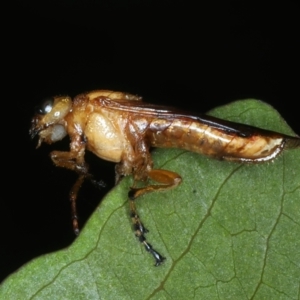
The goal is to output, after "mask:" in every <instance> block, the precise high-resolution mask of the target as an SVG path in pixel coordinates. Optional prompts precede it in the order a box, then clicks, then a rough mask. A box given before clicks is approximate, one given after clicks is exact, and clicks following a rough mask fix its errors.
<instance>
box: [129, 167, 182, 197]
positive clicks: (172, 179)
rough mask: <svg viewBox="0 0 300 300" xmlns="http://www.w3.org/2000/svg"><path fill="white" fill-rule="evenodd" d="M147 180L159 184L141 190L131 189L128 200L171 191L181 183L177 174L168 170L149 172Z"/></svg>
mask: <svg viewBox="0 0 300 300" xmlns="http://www.w3.org/2000/svg"><path fill="white" fill-rule="evenodd" d="M148 178H150V179H152V180H154V181H156V182H158V183H161V184H157V185H155V184H153V185H148V186H145V187H142V188H131V190H130V192H129V198H134V199H135V198H137V197H139V196H142V195H144V194H147V193H151V192H155V191H165V190H168V189H172V188H175V187H176V186H178V185H179V184H180V183H181V181H182V179H181V177H180V175H179V174H177V173H175V172H172V171H169V170H159V169H153V170H151V171H150V172H149V173H148Z"/></svg>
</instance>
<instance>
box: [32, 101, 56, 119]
mask: <svg viewBox="0 0 300 300" xmlns="http://www.w3.org/2000/svg"><path fill="white" fill-rule="evenodd" d="M53 103H54V99H53V98H47V99H45V100H44V101H43V103H42V104H41V105H39V106H37V107H36V108H35V112H36V113H37V114H39V115H46V114H48V113H49V112H50V111H51V110H52V108H53Z"/></svg>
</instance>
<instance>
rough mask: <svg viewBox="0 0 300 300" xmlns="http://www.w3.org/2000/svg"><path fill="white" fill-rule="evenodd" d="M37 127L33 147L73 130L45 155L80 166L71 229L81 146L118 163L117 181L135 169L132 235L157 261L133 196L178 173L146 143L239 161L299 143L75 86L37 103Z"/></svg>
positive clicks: (164, 184) (161, 186)
mask: <svg viewBox="0 0 300 300" xmlns="http://www.w3.org/2000/svg"><path fill="white" fill-rule="evenodd" d="M30 135H31V137H32V138H34V137H35V136H37V135H38V137H39V140H38V145H37V148H38V147H39V146H40V145H41V144H42V143H43V142H45V143H48V144H51V143H54V142H57V141H59V140H61V139H63V138H64V137H65V136H67V135H69V137H70V140H71V142H70V151H69V152H62V151H53V152H51V154H50V156H51V159H52V161H53V162H54V164H55V165H56V166H58V167H63V168H67V169H70V170H73V171H75V172H77V173H78V175H79V176H78V179H77V181H76V182H75V184H74V186H73V187H72V189H71V192H70V200H71V211H72V220H73V229H74V232H75V233H76V234H78V233H79V226H78V217H77V209H76V199H77V194H78V191H79V189H80V186H81V184H82V183H83V181H84V180H85V179H86V178H89V179H91V180H93V178H92V175H91V174H90V173H89V170H88V165H87V164H86V162H85V159H84V156H85V151H86V150H89V151H91V152H93V153H94V154H95V155H97V156H98V157H100V158H102V159H104V160H108V161H112V162H115V163H117V165H116V169H115V170H116V177H115V181H116V183H118V182H119V180H120V179H121V177H123V176H126V175H131V174H132V175H133V178H134V184H133V186H132V187H131V189H130V191H129V193H128V198H129V203H130V214H131V219H132V222H133V227H134V231H135V235H136V236H137V238H138V239H139V241H140V242H141V243H142V244H143V245H144V246H145V249H146V250H147V251H148V252H149V253H150V254H152V256H153V257H154V259H155V265H156V266H158V265H160V264H161V263H162V262H163V261H164V259H165V258H164V257H163V256H162V255H161V254H160V253H159V252H158V251H156V250H155V249H154V248H153V247H152V246H151V244H149V243H148V242H147V240H146V238H145V234H146V233H147V230H146V228H145V227H144V225H143V223H142V222H141V220H140V218H139V216H138V213H137V210H136V206H135V199H136V198H137V197H139V196H141V195H143V194H146V193H149V192H153V191H162V190H167V189H170V188H174V187H176V186H178V185H179V184H180V183H181V181H182V179H181V177H180V175H179V174H177V173H174V172H172V171H168V170H160V169H154V168H153V162H152V159H151V154H150V147H165V148H166V147H173V148H182V149H186V150H189V151H193V152H197V153H200V154H204V155H207V156H210V157H214V158H217V159H223V160H227V161H236V162H242V163H260V162H266V161H270V160H273V159H274V158H276V157H277V156H278V155H279V154H280V153H281V152H282V151H283V150H284V149H287V148H297V147H300V138H299V137H292V136H287V135H284V134H281V133H277V132H273V131H268V130H264V129H259V128H256V127H252V126H247V125H243V124H239V123H233V122H229V121H225V120H221V119H217V118H213V117H210V116H205V115H197V116H193V115H190V114H188V113H183V112H181V111H179V110H178V111H177V110H175V109H170V108H166V107H163V106H156V105H152V104H148V103H145V102H142V99H141V98H140V97H138V96H135V95H131V94H128V93H122V92H114V91H108V90H96V91H92V92H88V93H84V94H80V95H78V96H76V97H75V98H74V100H73V101H72V99H71V98H70V97H68V96H57V97H54V98H51V99H47V100H46V101H45V102H44V103H43V104H42V105H41V106H40V107H38V108H37V111H36V115H35V116H34V117H33V119H32V122H31V128H30ZM148 179H152V180H153V181H155V182H157V184H152V185H147V186H145V187H141V188H137V187H136V183H137V182H138V181H146V180H148Z"/></svg>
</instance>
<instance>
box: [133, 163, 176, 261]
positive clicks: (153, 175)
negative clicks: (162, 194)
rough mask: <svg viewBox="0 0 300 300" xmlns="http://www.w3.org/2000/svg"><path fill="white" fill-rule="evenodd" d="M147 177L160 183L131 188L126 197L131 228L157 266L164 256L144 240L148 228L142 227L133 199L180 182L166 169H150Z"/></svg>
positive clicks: (173, 173)
mask: <svg viewBox="0 0 300 300" xmlns="http://www.w3.org/2000/svg"><path fill="white" fill-rule="evenodd" d="M148 177H149V178H150V179H152V180H154V181H156V182H158V183H160V184H158V185H148V186H146V187H142V188H131V190H130V191H129V193H128V197H129V201H130V215H131V220H132V223H133V228H134V231H135V235H136V237H137V238H138V239H139V241H140V242H141V243H142V244H144V246H145V249H146V250H147V251H148V252H149V253H151V254H152V256H153V257H154V259H155V266H159V265H160V264H161V263H162V262H163V261H164V260H165V258H164V257H163V256H162V255H161V254H159V253H158V252H157V251H156V250H155V249H153V247H152V246H151V244H149V243H148V242H147V241H146V238H145V233H147V232H148V230H147V229H146V228H145V227H144V225H143V223H142V222H141V220H140V218H139V216H138V214H137V211H136V206H135V202H134V200H135V199H136V198H138V197H140V196H141V195H144V194H146V193H151V192H154V191H163V190H167V189H170V188H174V187H176V186H178V185H179V184H180V183H181V177H180V176H179V175H178V174H177V173H175V172H171V171H167V170H155V169H154V170H151V171H150V172H149V173H148Z"/></svg>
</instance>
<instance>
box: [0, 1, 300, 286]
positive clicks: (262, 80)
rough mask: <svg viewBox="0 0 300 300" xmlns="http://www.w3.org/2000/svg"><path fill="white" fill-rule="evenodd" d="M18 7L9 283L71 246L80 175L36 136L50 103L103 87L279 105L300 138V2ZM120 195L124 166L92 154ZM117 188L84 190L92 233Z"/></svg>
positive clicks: (2, 263)
mask: <svg viewBox="0 0 300 300" xmlns="http://www.w3.org/2000/svg"><path fill="white" fill-rule="evenodd" d="M222 3H223V4H221V5H220V4H217V2H213V3H212V4H211V6H209V5H208V4H205V5H202V4H197V5H196V4H189V1H181V3H180V1H177V2H174V1H167V0H161V1H157V2H154V1H150V0H148V1H117V0H115V1H108V0H107V1H102V2H100V1H99V2H96V1H87V0H85V1H84V0H77V1H69V2H68V1H53V0H52V1H46V0H44V1H29V2H28V1H22V2H21V1H19V2H14V3H13V5H14V7H11V8H10V9H7V11H2V14H3V15H6V17H8V18H7V19H9V21H7V23H6V24H5V26H4V27H2V31H3V35H2V43H1V44H2V47H1V48H2V56H1V60H2V68H1V71H2V101H1V114H2V118H1V122H2V163H1V165H2V197H1V200H0V214H1V217H0V226H1V227H0V228H1V246H0V251H1V252H0V272H1V274H0V275H1V276H0V281H1V280H2V279H4V278H5V277H6V276H8V275H9V274H10V273H11V272H13V271H15V270H16V269H17V268H19V267H20V266H21V265H23V264H24V263H26V262H28V261H29V260H31V259H32V258H34V257H36V256H38V255H41V254H44V253H48V252H51V251H55V250H57V249H61V248H63V247H66V246H68V245H70V243H71V242H72V241H73V240H74V238H75V237H74V235H73V232H72V228H71V221H70V207H69V201H68V193H69V190H70V187H71V186H72V184H73V182H74V180H75V179H76V175H74V174H72V173H71V172H69V171H67V170H62V169H59V168H55V167H54V166H53V164H52V162H51V161H50V159H49V156H48V154H49V152H50V151H51V150H53V149H67V147H68V141H67V140H66V141H65V142H64V143H63V142H62V143H60V144H54V145H53V146H51V147H50V146H47V145H43V147H41V148H40V149H39V150H35V146H36V141H31V140H30V138H29V135H28V129H29V126H30V120H31V118H32V116H33V113H34V107H35V105H36V104H38V103H39V102H41V100H42V99H43V98H45V97H47V96H52V95H58V94H69V95H71V96H75V95H76V94H78V93H81V92H84V91H89V90H93V89H113V90H120V91H127V92H131V93H133V94H139V95H142V96H143V97H144V99H146V100H147V101H148V102H153V103H158V104H166V105H173V106H178V107H181V108H183V109H185V110H191V111H199V112H205V111H207V110H209V109H211V108H213V107H215V106H218V105H222V104H225V103H228V102H230V101H233V100H237V99H244V98H249V97H251V98H257V99H261V100H264V101H266V102H268V103H270V104H272V105H273V106H275V108H276V109H277V110H279V111H280V113H281V114H282V115H283V117H284V118H285V119H286V120H287V122H288V123H289V125H290V126H291V127H292V128H293V129H294V130H295V131H296V132H298V133H300V122H299V117H298V115H299V109H298V107H297V105H299V104H298V103H299V61H298V57H299V48H297V43H298V41H299V30H298V25H299V24H298V19H299V15H298V10H297V6H296V1H285V2H284V3H282V4H281V5H280V6H279V5H278V4H272V6H268V7H267V6H265V7H264V6H262V5H261V4H256V3H255V2H253V1H249V3H248V4H247V3H245V2H244V1H243V2H241V1H224V2H222ZM88 161H89V162H90V164H91V166H92V169H93V171H92V172H93V173H95V174H96V177H97V178H102V179H105V181H106V182H107V183H108V186H109V187H111V186H112V185H113V181H114V166H113V164H110V163H106V162H102V161H101V160H100V159H95V158H94V157H93V156H92V155H89V156H88ZM108 190H109V188H108V189H104V190H103V191H98V190H96V189H94V188H93V187H92V186H91V185H90V184H88V183H87V184H85V185H84V187H83V191H82V192H81V193H80V199H79V204H78V205H79V213H80V223H81V226H82V225H83V224H84V223H85V222H86V220H87V218H88V217H89V215H90V214H91V213H92V212H93V210H94V209H95V207H96V206H97V205H98V203H99V202H100V199H101V198H102V197H103V195H104V194H105V193H106V192H107V191H108Z"/></svg>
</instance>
